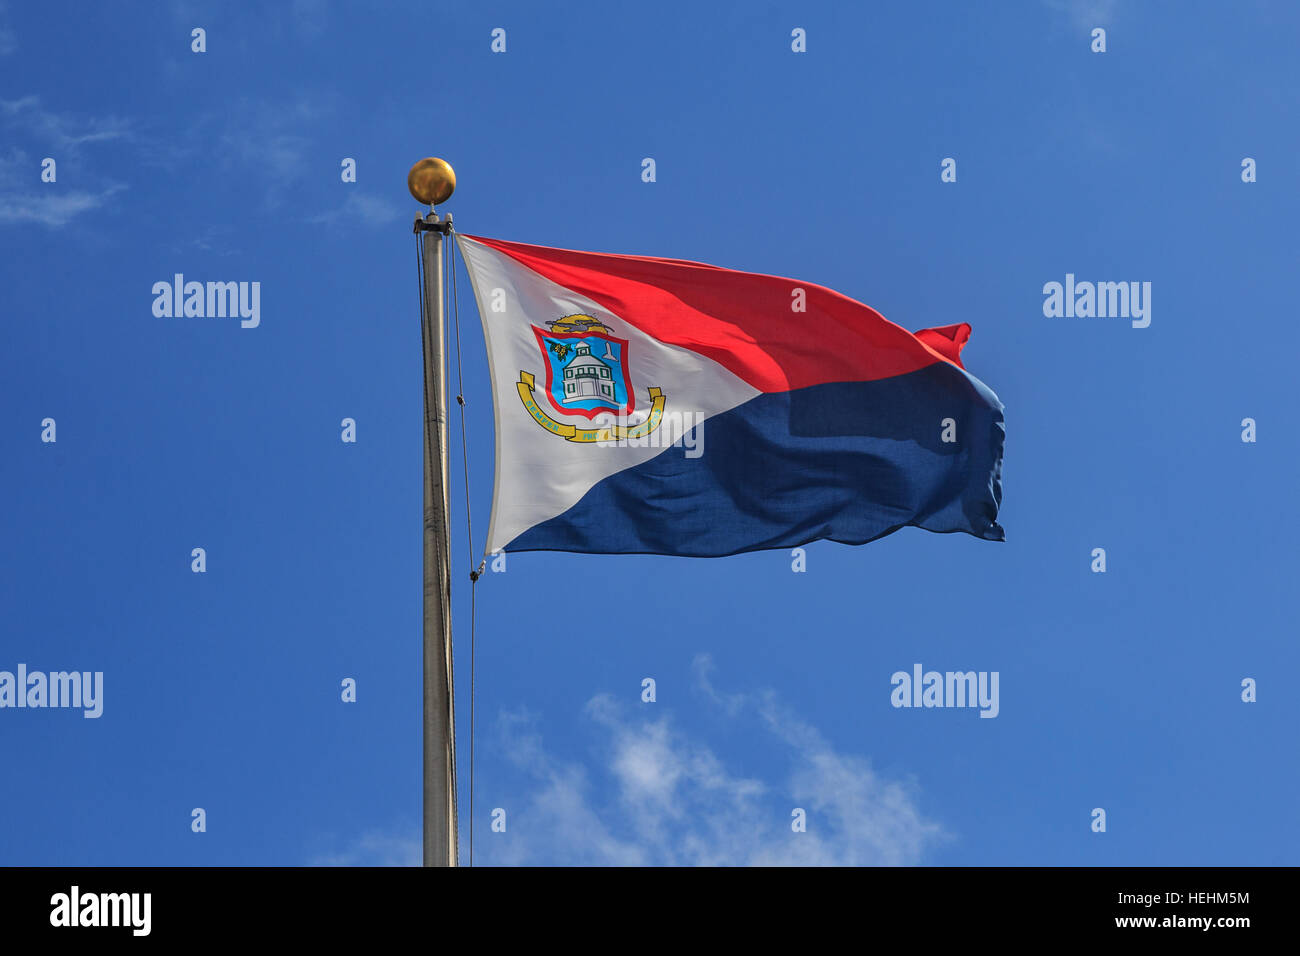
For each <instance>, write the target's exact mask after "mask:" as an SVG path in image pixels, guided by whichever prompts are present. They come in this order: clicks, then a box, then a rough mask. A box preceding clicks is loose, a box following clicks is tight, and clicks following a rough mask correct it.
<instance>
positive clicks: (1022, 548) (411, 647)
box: [0, 0, 1300, 865]
mask: <svg viewBox="0 0 1300 956" xmlns="http://www.w3.org/2000/svg"><path fill="white" fill-rule="evenodd" d="M1095 26H1100V27H1104V28H1106V30H1107V47H1108V49H1107V52H1106V53H1104V54H1095V53H1092V52H1091V51H1090V49H1089V46H1090V36H1089V35H1090V31H1091V29H1092V28H1093V27H1095ZM195 27H202V28H204V29H205V30H206V31H207V52H206V53H202V54H196V53H192V52H191V50H190V42H191V41H190V31H191V29H193V28H195ZM496 27H501V28H504V29H505V30H506V31H507V34H506V35H507V50H506V52H505V53H504V54H493V53H492V52H491V51H490V49H489V45H490V41H491V37H490V33H491V31H492V29H493V28H496ZM795 27H802V28H804V29H805V30H806V31H807V37H808V40H807V47H808V49H807V52H806V53H803V54H795V53H793V52H791V49H790V32H791V30H792V29H794V28H795ZM1298 29H1300V12H1298V11H1297V10H1296V8H1295V7H1294V6H1293V5H1289V4H1283V3H1263V2H1247V3H1241V4H1234V5H1231V6H1225V5H1214V4H1201V3H1172V2H1170V3H1155V2H1152V3H1141V4H1129V3H1118V2H1117V3H1105V2H1092V3H1087V2H1080V3H1074V2H1068V0H1060V2H1022V3H1005V4H988V5H968V4H958V3H940V4H924V3H917V4H893V5H876V4H872V5H866V4H853V5H849V4H843V5H830V4H810V3H798V4H793V3H784V4H778V3H743V4H742V3H708V4H687V3H676V4H674V3H667V4H655V5H652V6H649V7H647V6H645V5H634V6H630V7H623V6H618V7H617V8H614V7H610V6H608V5H595V4H590V5H586V4H573V3H566V4H560V5H539V4H531V3H530V4H522V3H521V4H484V5H469V6H466V5H460V4H447V3H421V4H406V5H396V4H366V5H364V8H363V7H362V6H361V5H345V4H327V3H304V2H299V3H294V4H283V5H277V7H276V9H274V10H269V9H265V8H264V6H263V5H253V4H216V3H211V4H204V3H186V4H178V5H175V6H172V7H170V8H168V7H162V6H159V7H158V8H157V9H150V10H148V11H146V10H144V9H143V8H141V9H133V10H123V9H120V8H119V9H114V8H108V7H98V6H93V5H84V4H69V5H64V4H57V3H55V4H45V5H40V6H36V5H20V4H17V3H13V2H9V3H7V4H6V5H5V6H4V7H3V9H0V244H2V245H3V252H4V255H3V257H0V280H2V281H3V289H4V293H3V306H4V308H3V315H4V320H5V321H4V338H3V348H2V349H0V408H2V409H3V411H4V421H5V427H3V428H0V489H3V499H4V505H3V507H2V508H0V541H2V542H3V549H2V550H0V555H2V557H3V564H4V567H3V574H0V613H2V615H3V618H2V619H3V621H4V624H3V626H0V670H13V669H14V668H15V667H16V666H17V665H18V664H19V663H25V664H26V665H27V667H28V668H29V669H31V670H42V671H55V670H65V669H75V670H89V671H103V672H104V675H105V676H104V712H103V716H102V717H100V718H99V719H97V720H87V719H83V718H82V717H81V715H80V713H79V712H76V711H67V710H52V709H46V710H26V709H25V710H10V709H6V710H2V711H0V760H3V767H4V777H3V781H4V785H3V787H0V818H3V819H4V820H5V821H7V822H6V825H5V826H3V827H0V863H4V864H83V863H84V864H184V865H203V864H220V865H227V864H300V863H326V862H338V863H411V862H415V861H416V860H417V859H418V845H419V818H420V805H419V800H420V614H421V609H420V594H421V587H420V581H421V570H420V554H421V542H420V527H421V524H420V480H421V479H420V455H421V444H420V434H421V425H420V422H421V407H420V398H421V380H420V367H421V360H420V344H419V329H418V316H417V289H416V279H415V269H414V261H413V259H414V253H413V251H412V243H413V240H412V237H411V235H410V220H411V218H412V214H413V213H414V212H415V211H416V205H415V203H414V202H413V201H412V200H411V199H410V198H409V196H408V195H407V193H406V189H405V175H406V171H407V169H408V168H409V166H410V165H411V163H413V162H414V161H415V160H416V159H419V158H420V157H422V156H426V155H430V154H432V155H439V156H442V157H445V158H447V159H448V160H449V161H451V162H452V163H453V164H454V165H455V167H456V170H457V173H458V177H459V188H458V191H457V193H456V195H455V197H454V199H453V200H452V201H451V202H450V203H449V204H448V205H447V207H446V208H447V209H449V210H451V211H452V212H453V213H454V214H455V218H456V223H457V226H458V228H459V229H461V230H462V231H464V232H468V233H473V234H480V235H486V236H493V237H500V238H504V239H513V240H519V241H523V242H534V243H540V244H545V245H555V246H562V247H567V248H579V249H592V250H597V251H607V252H623V253H631V254H642V255H658V256H667V257H672V258H683V259H698V260H703V261H706V262H710V263H714V264H716V265H721V266H727V267H732V268H738V269H744V270H748V271H756V272H772V273H779V274H783V275H790V276H795V277H798V278H801V279H805V280H807V281H811V282H817V283H821V284H823V285H827V286H830V287H833V288H835V289H838V290H839V291H842V292H844V293H845V294H848V295H850V296H853V297H854V298H857V299H860V300H862V301H864V302H867V303H868V304H870V305H872V306H874V307H875V308H877V309H879V310H880V311H881V312H882V313H883V314H884V315H885V316H886V317H888V318H890V319H892V320H893V321H895V322H897V323H899V324H901V325H903V326H905V327H907V328H911V329H919V328H923V327H926V326H936V325H945V324H949V323H953V322H969V323H970V324H971V325H972V326H973V327H974V335H973V337H972V340H971V343H970V345H969V346H968V347H967V349H966V351H965V360H966V365H967V367H968V368H969V369H970V370H971V371H972V372H973V373H974V374H975V375H977V376H978V377H979V378H981V379H982V380H983V381H984V382H986V383H987V384H988V385H989V386H990V387H991V388H993V389H994V390H995V391H996V392H997V393H998V395H999V396H1000V398H1001V399H1002V401H1003V402H1004V404H1005V405H1006V408H1007V413H1006V417H1007V436H1008V437H1007V443H1006V460H1005V467H1004V475H1003V479H1004V502H1003V509H1002V512H1001V515H1000V523H1001V524H1002V525H1003V526H1004V527H1005V528H1006V529H1007V541H1006V543H1005V544H996V543H991V542H986V541H979V540H976V539H973V538H969V537H966V536H961V535H933V534H927V533H925V532H922V531H919V530H915V529H906V530H904V531H902V532H900V533H898V534H896V535H893V536H891V537H889V538H887V539H884V540H881V541H878V542H875V543H872V544H869V545H866V546H863V547H858V548H852V547H845V546H841V545H836V544H829V543H820V544H815V545H812V546H811V547H810V548H809V549H808V557H807V571H806V573H802V574H796V573H792V571H791V558H790V555H789V554H788V553H787V552H782V551H774V552H765V553H757V554H748V555H743V556H738V557H734V558H727V559H719V560H695V559H672V558H661V557H635V556H618V557H600V556H583V555H569V554H544V553H530V554H520V555H516V556H512V557H510V558H509V561H508V570H507V571H506V573H504V574H488V575H486V576H485V577H484V579H483V580H482V581H481V582H480V586H479V594H478V633H477V687H476V698H477V729H478V735H477V746H476V759H477V787H476V793H475V814H476V821H477V822H476V834H475V858H476V862H479V863H485V864H486V863H507V864H508V863H623V862H630V863H695V862H706V863H708V862H722V863H747V862H759V863H763V862H800V863H925V864H938V865H972V864H1002V865H1016V864H1051V865H1075V864H1082V865H1098V864H1121V865H1128V864H1134V865H1139V864H1185V865H1190V864H1295V863H1297V862H1298V860H1297V857H1298V854H1297V847H1298V845H1300V830H1298V829H1297V823H1296V819H1295V814H1294V808H1293V802H1294V801H1293V799H1292V797H1293V794H1294V792H1295V789H1296V785H1297V782H1298V780H1297V772H1296V768H1295V762H1294V760H1293V759H1292V756H1291V755H1292V754H1293V753H1294V749H1295V745H1294V736H1295V727H1296V726H1297V718H1300V713H1297V704H1296V699H1295V696H1294V694H1293V693H1292V692H1291V691H1290V690H1289V689H1288V688H1290V687H1291V684H1292V682H1293V675H1294V674H1295V673H1296V669H1297V667H1298V666H1300V653H1297V650H1296V648H1295V642H1294V623H1293V621H1294V576H1295V572H1296V559H1295V555H1294V545H1293V542H1294V540H1295V535H1296V531H1297V517H1296V509H1295V506H1294V500H1295V496H1294V487H1295V481H1296V478H1297V471H1298V469H1297V464H1296V463H1297V460H1298V459H1297V457H1296V455H1295V451H1294V437H1293V428H1292V427H1291V424H1290V420H1289V419H1287V417H1286V416H1287V415H1288V414H1291V412H1292V411H1293V409H1294V404H1295V402H1294V394H1293V372H1292V366H1293V363H1294V356H1295V354H1296V351H1297V346H1300V335H1298V334H1297V331H1296V323H1295V322H1294V320H1293V319H1292V317H1291V316H1290V315H1289V314H1288V310H1289V308H1290V305H1289V303H1292V302H1293V300H1294V290H1293V282H1294V280H1293V277H1294V274H1295V261H1296V255H1297V251H1298V249H1297V238H1296V230H1295V222H1296V221H1297V214H1298V213H1300V208H1298V206H1300V202H1298V201H1297V193H1296V190H1295V188H1294V182H1295V176H1296V174H1297V169H1296V157H1297V156H1300V134H1298V133H1297V129H1298V127H1297V124H1296V117H1297V111H1298V107H1300V95H1298V94H1297V84H1296V82H1295V67H1294V47H1295V38H1296V36H1297V35H1298V32H1297V31H1298ZM45 157H51V158H54V159H55V160H56V162H57V180H56V182H54V183H42V182H41V160H42V159H43V158H45ZM344 157H352V158H355V159H356V162H357V171H358V177H357V182H356V183H343V182H341V181H340V175H339V171H340V162H341V160H342V159H343V158H344ZM644 157H653V158H654V159H655V160H656V164H657V182H655V183H653V184H649V183H644V182H642V181H641V175H640V173H641V160H642V159H643V158H644ZM945 157H953V158H955V159H956V160H957V171H958V179H957V182H956V183H941V182H940V177H939V173H940V162H941V160H942V159H943V158H945ZM1244 157H1251V158H1253V159H1255V160H1256V162H1257V164H1258V181H1257V182H1255V183H1251V184H1247V183H1243V182H1242V181H1241V162H1242V159H1243V158H1244ZM177 272H181V273H184V274H185V275H186V276H187V277H190V278H195V279H199V280H220V281H258V282H260V283H261V290H262V293H261V324H260V325H259V327H258V328H256V329H243V328H241V327H240V325H239V323H238V322H237V321H235V320H229V319H225V320H221V319H213V320H207V319H189V320H185V319H164V318H156V317H155V316H154V315H153V313H152V310H151V306H152V302H153V296H152V294H151V291H150V290H151V287H152V285H153V283H155V282H157V281H160V280H162V281H170V279H171V277H172V275H173V274H174V273H177ZM1067 273H1073V274H1075V275H1076V276H1077V277H1078V278H1079V279H1081V280H1082V279H1090V280H1093V281H1146V282H1151V283H1152V322H1151V325H1150V327H1149V328H1145V329H1134V328H1132V327H1131V326H1130V324H1129V323H1128V322H1127V321H1124V320H1117V319H1098V318H1092V319H1087V318H1082V319H1064V318H1046V317H1045V316H1044V315H1043V310H1042V306H1043V293H1042V288H1043V285H1044V283H1047V282H1051V281H1058V282H1060V281H1063V280H1064V277H1065V275H1066V274H1067ZM460 291H461V293H462V296H461V315H460V320H461V328H462V330H463V332H464V358H465V394H466V397H467V399H468V401H469V406H468V424H469V433H468V438H469V448H470V461H469V466H470V474H471V487H470V494H469V498H470V501H471V503H472V506H473V515H474V521H475V525H474V526H475V537H476V539H477V540H476V542H475V546H476V547H481V542H482V536H483V534H484V532H485V531H486V528H487V518H488V513H489V509H490V497H491V472H492V412H491V397H490V393H489V386H488V381H487V366H486V362H485V360H484V354H483V340H482V335H481V332H480V330H479V328H478V323H477V317H476V315H475V311H474V307H473V303H472V297H471V296H470V295H469V287H468V283H467V282H466V281H465V276H464V275H463V274H462V275H461V286H460ZM345 417H351V418H354V419H355V420H356V422H357V437H358V440H357V442H356V443H355V444H344V443H343V442H341V441H340V421H341V420H342V419H343V418H345ZM1246 417H1252V418H1254V419H1256V421H1257V423H1258V441H1257V442H1255V443H1253V444H1248V443H1243V442H1242V441H1241V421H1242V419H1243V418H1246ZM45 418H53V419H55V421H56V423H57V441H56V442H55V443H53V444H49V443H43V442H42V441H41V422H42V420H43V419H45ZM452 439H453V441H452V443H453V447H454V448H455V449H456V451H457V454H456V457H454V458H453V460H452V463H451V468H450V471H451V475H452V482H453V487H452V501H453V502H454V503H455V508H456V513H455V514H454V516H453V527H454V529H455V535H456V536H455V540H454V541H453V555H454V557H455V559H456V561H457V566H456V569H455V582H456V583H455V592H456V593H455V602H456V603H455V612H454V613H455V623H456V655H457V656H456V665H457V680H458V686H457V702H458V705H459V706H460V715H459V716H460V730H461V752H460V767H461V810H462V854H463V855H465V856H467V855H468V854H467V849H468V821H469V812H468V811H469V804H468V797H469V793H468V782H469V780H468V765H469V753H468V726H469V711H468V704H469V700H470V685H469V676H470V668H469V659H470V655H469V644H468V636H469V629H468V625H469V618H468V614H467V611H468V590H467V588H468V585H467V583H466V578H467V572H468V570H469V568H468V560H467V558H466V557H465V555H466V542H465V538H464V524H463V517H464V516H463V510H462V509H463V504H464V501H465V488H464V486H463V483H462V481H461V478H460V476H461V473H462V472H461V464H462V463H461V460H460V457H459V435H458V434H457V432H456V430H455V428H453V432H452ZM195 547H203V548H205V549H206V552H207V562H208V570H207V572H206V573H204V574H194V573H191V570H190V560H191V558H190V553H191V549H192V548H195ZM1098 547H1102V548H1105V549H1106V552H1107V565H1108V569H1107V571H1106V573H1105V574H1094V573H1092V572H1091V571H1090V563H1091V560H1092V559H1091V552H1092V550H1093V549H1094V548H1098ZM593 596H596V597H597V599H596V600H595V601H592V598H593ZM586 603H590V604H591V606H593V607H595V608H596V609H597V611H598V614H599V618H598V621H599V626H598V627H593V628H590V629H586V630H580V631H576V632H575V631H572V630H570V629H568V628H566V627H565V626H564V621H565V618H564V615H563V613H562V610H563V608H564V607H566V606H574V605H577V604H586ZM918 662H919V663H921V664H923V665H924V666H925V667H926V668H927V669H931V668H933V669H936V670H940V671H945V670H976V671H997V672H999V674H1000V689H1001V701H1000V713H999V715H998V717H997V718H996V719H992V720H983V719H979V718H978V716H977V714H976V712H975V711H971V710H955V709H933V710H910V709H895V708H893V707H891V706H890V691H891V685H890V675H891V674H892V673H893V672H895V671H897V670H910V669H911V667H912V665H913V664H915V663H918ZM346 677H352V678H354V679H355V680H356V681H357V686H358V700H357V702H356V703H355V704H344V703H343V702H341V701H340V692H339V685H340V681H341V680H342V679H343V678H346ZM645 677H653V678H654V679H655V680H656V682H657V701H656V702H655V703H653V704H645V703H642V702H641V699H640V691H641V681H642V679H643V678H645ZM1247 677H1250V678H1254V679H1255V680H1257V681H1258V697H1259V699H1258V702H1256V703H1250V704H1247V703H1243V702H1242V700H1241V698H1240V694H1241V681H1242V680H1243V679H1244V678H1247ZM195 807H202V808H204V809H205V810H206V812H207V832H206V833H202V834H196V833H193V832H191V828H190V821H191V810H192V809H193V808H195ZM496 807H501V808H504V809H506V811H507V820H508V827H507V831H506V833H504V834H493V833H490V832H489V826H488V825H489V822H490V816H489V814H490V812H491V810H492V809H493V808H496ZM794 807H802V808H804V809H806V810H807V812H808V832H807V833H803V834H795V833H792V832H791V830H790V825H789V822H790V813H791V809H792V808H794ZM1095 807H1102V808H1104V809H1105V810H1106V812H1107V832H1105V833H1104V834H1101V833H1094V832H1092V830H1091V829H1090V823H1091V817H1090V813H1091V811H1092V810H1093V808H1095Z"/></svg>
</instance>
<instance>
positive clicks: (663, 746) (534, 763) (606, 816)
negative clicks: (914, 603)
mask: <svg viewBox="0 0 1300 956" xmlns="http://www.w3.org/2000/svg"><path fill="white" fill-rule="evenodd" d="M708 667H709V664H708V660H707V658H702V659H700V661H699V662H698V663H697V678H698V681H697V682H698V684H699V689H700V690H701V691H703V692H704V693H705V694H706V695H708V696H709V697H710V698H712V699H714V700H718V701H722V702H724V703H725V704H726V705H727V706H725V707H724V708H723V712H724V714H726V716H727V717H728V718H729V719H741V718H742V717H745V716H752V717H756V718H757V721H756V722H757V725H758V726H759V727H761V728H762V729H763V730H764V731H766V734H767V736H768V738H769V739H770V741H771V742H772V743H774V744H775V745H776V746H775V747H774V748H772V750H771V753H772V755H773V756H774V757H777V758H779V762H780V765H781V766H780V769H779V770H778V772H777V773H775V774H773V775H771V776H772V779H771V780H759V779H757V778H754V777H750V776H746V775H744V774H739V773H736V772H735V771H733V770H732V769H730V768H728V766H727V765H726V763H724V761H723V760H722V759H720V758H719V757H718V755H717V754H716V753H714V751H713V750H712V749H711V748H710V747H709V746H708V744H706V743H705V742H703V741H701V740H698V739H695V738H694V737H692V736H691V735H689V734H687V733H685V732H684V731H682V730H680V729H678V728H677V727H676V726H674V722H673V721H672V719H671V717H670V716H659V717H643V716H630V715H628V714H627V713H625V712H624V711H623V710H621V709H620V707H619V706H618V705H617V704H616V703H615V702H614V700H613V698H611V697H608V696H605V695H601V696H597V697H595V698H593V699H592V700H591V701H590V703H589V704H588V706H587V716H588V717H589V718H590V719H591V720H592V721H593V723H594V725H595V727H596V728H597V730H598V731H599V736H600V737H601V739H602V740H603V742H604V756H603V759H602V760H600V761H598V763H597V768H598V770H597V774H596V780H595V781H594V782H595V783H598V784H600V786H595V785H593V780H592V778H591V777H589V775H588V773H587V771H586V770H585V769H584V768H583V767H582V766H580V765H578V764H576V763H566V762H564V761H560V760H556V759H554V758H553V757H552V756H550V755H549V754H548V753H547V752H546V750H545V748H544V746H543V744H542V739H541V736H540V735H539V734H538V732H537V731H536V729H535V722H534V721H533V720H532V719H531V718H529V717H527V716H526V715H523V714H507V715H505V716H504V718H503V722H502V723H503V732H504V738H505V742H506V747H507V753H508V755H509V757H510V759H511V761H512V762H513V763H514V764H515V766H516V767H517V768H518V769H519V770H520V771H522V773H523V776H524V777H525V778H526V779H528V780H530V781H531V784H532V785H531V788H530V789H529V791H528V792H527V793H522V794H519V795H518V797H517V799H512V800H510V801H507V802H509V803H511V804H512V805H513V806H512V807H507V812H508V817H507V823H508V827H507V832H506V834H505V835H498V834H493V833H490V832H483V834H482V836H480V837H479V839H478V842H479V848H478V854H477V855H478V857H479V859H478V862H479V863H492V864H558V865H621V864H632V865H813V866H815V865H879V864H885V865H897V864H915V863H918V862H920V860H921V859H922V858H923V856H924V854H925V852H926V851H927V850H928V849H929V848H930V847H931V846H933V845H934V844H935V843H937V842H939V841H940V840H942V839H943V838H944V834H943V831H942V828H941V827H940V826H939V825H938V824H936V823H934V822H932V821H929V820H927V819H925V818H924V816H923V815H922V813H921V812H920V809H919V807H918V806H917V803H916V798H915V794H914V792H913V789H912V788H911V787H909V786H908V785H906V784H905V783H904V782H902V781H897V780H888V779H885V778H883V777H881V776H880V775H878V774H877V773H876V772H875V771H874V770H873V769H872V768H871V765H870V763H869V762H868V761H867V760H866V759H865V758H864V757H860V756H855V755H852V754H844V753H840V752H839V751H837V750H836V749H835V748H834V747H833V746H831V745H830V744H829V743H828V742H827V741H826V740H825V738H824V737H823V736H822V735H821V733H820V732H819V731H818V730H817V729H816V728H814V727H812V726H811V725H809V724H807V723H804V722H803V721H801V720H799V719H798V718H797V717H796V716H795V715H794V714H793V713H791V712H790V711H789V710H788V709H787V708H785V707H783V706H782V705H781V704H780V702H779V701H778V700H777V698H776V697H775V695H773V694H771V693H770V692H767V693H762V694H757V695H737V694H732V695H725V696H724V695H720V694H718V692H717V691H716V690H714V688H713V687H712V685H711V683H710V682H709V680H708ZM636 713H637V714H640V713H642V711H640V710H637V711H636ZM794 807H802V808H803V809H805V810H806V811H807V814H808V829H807V832H805V833H794V832H792V831H791V829H790V820H791V817H790V811H791V810H792V809H793V808H794ZM480 815H481V814H480ZM482 829H483V830H484V831H486V830H487V828H486V827H483V828H482ZM462 852H463V851H462Z"/></svg>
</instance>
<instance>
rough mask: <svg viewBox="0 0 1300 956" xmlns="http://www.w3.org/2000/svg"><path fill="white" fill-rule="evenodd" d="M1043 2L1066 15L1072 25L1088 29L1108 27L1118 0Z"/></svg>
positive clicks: (1048, 0) (1055, 0) (1050, 0)
mask: <svg viewBox="0 0 1300 956" xmlns="http://www.w3.org/2000/svg"><path fill="white" fill-rule="evenodd" d="M1044 2H1045V3H1046V4H1047V6H1049V7H1050V8H1051V9H1053V10H1055V11H1057V12H1058V13H1062V14H1065V15H1066V16H1068V17H1069V18H1070V20H1071V22H1072V23H1073V24H1074V26H1076V27H1078V28H1080V29H1084V30H1090V29H1092V28H1093V27H1106V28H1109V27H1110V25H1111V20H1112V19H1114V16H1115V7H1116V6H1117V2H1118V0H1044Z"/></svg>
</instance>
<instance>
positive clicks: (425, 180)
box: [406, 156, 456, 206]
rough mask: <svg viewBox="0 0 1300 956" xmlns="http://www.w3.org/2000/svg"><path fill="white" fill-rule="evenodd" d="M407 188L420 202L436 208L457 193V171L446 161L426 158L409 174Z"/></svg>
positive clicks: (432, 157)
mask: <svg viewBox="0 0 1300 956" xmlns="http://www.w3.org/2000/svg"><path fill="white" fill-rule="evenodd" d="M406 188H407V189H409V190H410V191H411V195H412V196H414V197H415V198H416V199H417V200H418V201H419V202H421V203H423V204H424V205H426V206H436V205H438V204H439V203H444V202H446V201H447V200H448V199H450V198H451V194H452V193H454V192H455V191H456V171H455V170H454V169H452V168H451V164H450V163H448V162H447V161H446V160H445V159H438V158H437V157H434V156H429V157H426V158H425V159H422V160H420V161H419V162H418V163H416V164H415V165H414V166H412V167H411V171H410V172H409V173H407V175H406Z"/></svg>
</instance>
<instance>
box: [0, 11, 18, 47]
mask: <svg viewBox="0 0 1300 956" xmlns="http://www.w3.org/2000/svg"><path fill="white" fill-rule="evenodd" d="M8 19H9V7H8V5H7V4H4V3H0V56H8V55H9V54H11V53H13V52H14V51H15V50H17V49H18V37H17V36H16V35H15V34H14V31H13V30H11V29H9V25H8V23H6V22H5V21H6V20H8Z"/></svg>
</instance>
